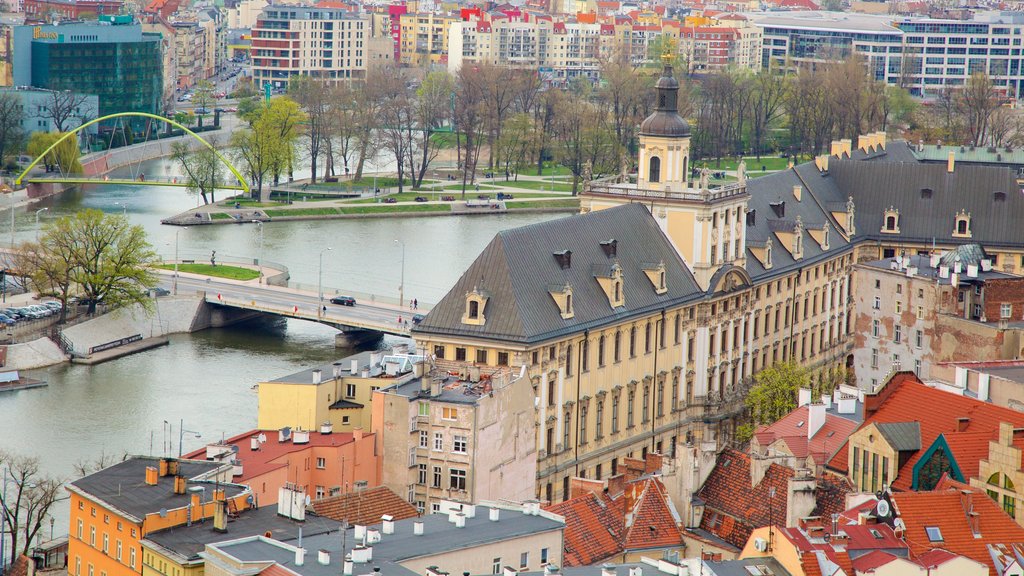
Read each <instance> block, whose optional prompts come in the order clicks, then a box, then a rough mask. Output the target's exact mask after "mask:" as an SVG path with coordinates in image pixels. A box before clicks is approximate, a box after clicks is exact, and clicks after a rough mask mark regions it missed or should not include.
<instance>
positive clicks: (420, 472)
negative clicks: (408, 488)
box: [416, 464, 427, 486]
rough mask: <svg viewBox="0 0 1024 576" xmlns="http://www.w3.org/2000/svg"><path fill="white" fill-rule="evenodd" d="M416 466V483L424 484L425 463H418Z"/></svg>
mask: <svg viewBox="0 0 1024 576" xmlns="http://www.w3.org/2000/svg"><path fill="white" fill-rule="evenodd" d="M416 467H417V470H416V471H417V478H416V481H417V483H418V484H422V485H424V486H425V485H426V484H427V465H426V464H418V465H417V466H416Z"/></svg>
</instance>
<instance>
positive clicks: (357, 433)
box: [352, 426, 363, 441]
mask: <svg viewBox="0 0 1024 576" xmlns="http://www.w3.org/2000/svg"><path fill="white" fill-rule="evenodd" d="M352 439H353V440H356V441H358V440H362V439H363V428H362V427H361V426H356V427H355V428H353V429H352Z"/></svg>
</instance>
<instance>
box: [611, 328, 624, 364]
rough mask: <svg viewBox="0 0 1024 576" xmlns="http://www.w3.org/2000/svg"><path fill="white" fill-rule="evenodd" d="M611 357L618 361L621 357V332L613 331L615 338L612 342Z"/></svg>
mask: <svg viewBox="0 0 1024 576" xmlns="http://www.w3.org/2000/svg"><path fill="white" fill-rule="evenodd" d="M612 358H613V360H614V361H615V362H616V363H618V362H619V360H620V359H621V358H622V332H619V331H618V330H616V331H615V339H614V341H613V344H612Z"/></svg>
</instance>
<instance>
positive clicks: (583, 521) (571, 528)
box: [546, 477, 683, 566]
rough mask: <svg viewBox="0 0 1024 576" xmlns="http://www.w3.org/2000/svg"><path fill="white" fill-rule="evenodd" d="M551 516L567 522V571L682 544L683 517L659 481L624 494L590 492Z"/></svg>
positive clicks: (634, 485)
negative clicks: (640, 552)
mask: <svg viewBox="0 0 1024 576" xmlns="http://www.w3.org/2000/svg"><path fill="white" fill-rule="evenodd" d="M546 510H548V511H550V512H553V513H555V514H558V515H559V516H563V517H564V518H565V556H564V557H563V563H564V564H565V565H566V566H589V565H592V564H595V563H597V562H600V561H602V560H605V559H608V558H610V557H612V556H614V555H616V554H619V553H622V552H629V551H638V550H650V549H657V548H673V547H679V546H681V545H682V542H683V537H682V533H681V532H680V530H679V525H680V523H681V520H680V518H679V514H678V512H676V509H675V506H674V505H673V504H672V500H671V499H670V498H669V496H668V492H667V490H666V489H665V485H664V484H662V482H661V480H660V479H659V478H657V477H644V478H640V479H639V480H636V481H634V482H630V483H629V484H628V485H627V486H626V487H625V490H624V491H623V492H622V493H621V494H616V495H614V496H612V495H609V494H608V493H607V492H601V493H596V492H587V493H585V494H582V495H580V496H576V497H574V498H570V499H569V500H566V501H564V502H561V503H559V504H553V505H551V506H548V507H547V508H546Z"/></svg>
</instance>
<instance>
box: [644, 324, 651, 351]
mask: <svg viewBox="0 0 1024 576" xmlns="http://www.w3.org/2000/svg"><path fill="white" fill-rule="evenodd" d="M644 353H646V354H650V353H651V323H650V322H648V323H647V326H646V327H645V328H644Z"/></svg>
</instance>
